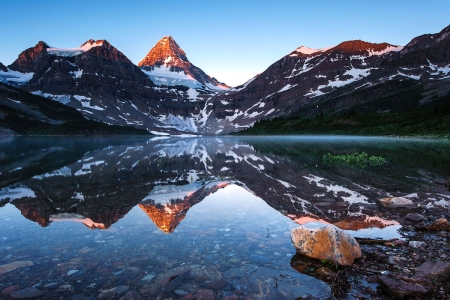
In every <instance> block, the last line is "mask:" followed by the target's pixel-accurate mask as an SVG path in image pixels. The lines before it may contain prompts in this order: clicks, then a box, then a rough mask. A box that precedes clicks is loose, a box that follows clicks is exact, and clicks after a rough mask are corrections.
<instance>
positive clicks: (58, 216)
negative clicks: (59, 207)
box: [49, 213, 106, 229]
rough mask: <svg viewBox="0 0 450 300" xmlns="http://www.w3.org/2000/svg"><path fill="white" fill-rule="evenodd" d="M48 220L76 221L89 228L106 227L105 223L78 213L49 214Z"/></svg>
mask: <svg viewBox="0 0 450 300" xmlns="http://www.w3.org/2000/svg"><path fill="white" fill-rule="evenodd" d="M49 220H50V221H51V222H77V223H83V224H84V225H86V226H87V227H89V228H99V229H106V226H105V224H103V223H97V222H94V221H92V219H90V218H86V217H84V216H82V215H78V214H70V213H61V214H55V215H51V216H50V219H49Z"/></svg>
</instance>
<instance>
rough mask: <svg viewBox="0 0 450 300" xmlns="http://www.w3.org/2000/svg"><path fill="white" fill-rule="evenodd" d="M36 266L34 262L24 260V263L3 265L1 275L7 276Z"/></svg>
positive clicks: (0, 267)
mask: <svg viewBox="0 0 450 300" xmlns="http://www.w3.org/2000/svg"><path fill="white" fill-rule="evenodd" d="M32 265H34V264H33V262H32V261H29V260H24V261H14V262H12V263H9V264H6V265H1V266H0V274H5V273H8V272H11V271H14V270H17V269H20V268H24V267H29V266H32Z"/></svg>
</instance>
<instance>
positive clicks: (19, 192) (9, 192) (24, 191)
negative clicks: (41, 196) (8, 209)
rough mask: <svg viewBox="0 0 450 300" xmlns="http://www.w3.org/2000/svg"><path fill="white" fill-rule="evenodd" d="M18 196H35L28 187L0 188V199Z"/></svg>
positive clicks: (11, 198) (12, 198)
mask: <svg viewBox="0 0 450 300" xmlns="http://www.w3.org/2000/svg"><path fill="white" fill-rule="evenodd" d="M20 198H36V195H35V194H34V192H33V191H32V190H31V189H29V188H24V187H20V188H14V189H11V188H4V189H1V190H0V200H4V199H9V200H10V201H12V200H15V199H20Z"/></svg>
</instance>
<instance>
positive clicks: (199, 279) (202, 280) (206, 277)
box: [194, 276, 209, 282]
mask: <svg viewBox="0 0 450 300" xmlns="http://www.w3.org/2000/svg"><path fill="white" fill-rule="evenodd" d="M194 280H195V281H197V282H205V281H206V280H209V276H194Z"/></svg>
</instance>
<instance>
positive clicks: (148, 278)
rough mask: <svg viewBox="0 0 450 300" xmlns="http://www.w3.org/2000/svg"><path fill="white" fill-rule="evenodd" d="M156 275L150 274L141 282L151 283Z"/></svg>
mask: <svg viewBox="0 0 450 300" xmlns="http://www.w3.org/2000/svg"><path fill="white" fill-rule="evenodd" d="M155 277H156V275H153V274H148V275H147V276H145V277H144V278H142V279H141V281H146V282H150V281H151V280H152V279H153V278H155Z"/></svg>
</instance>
